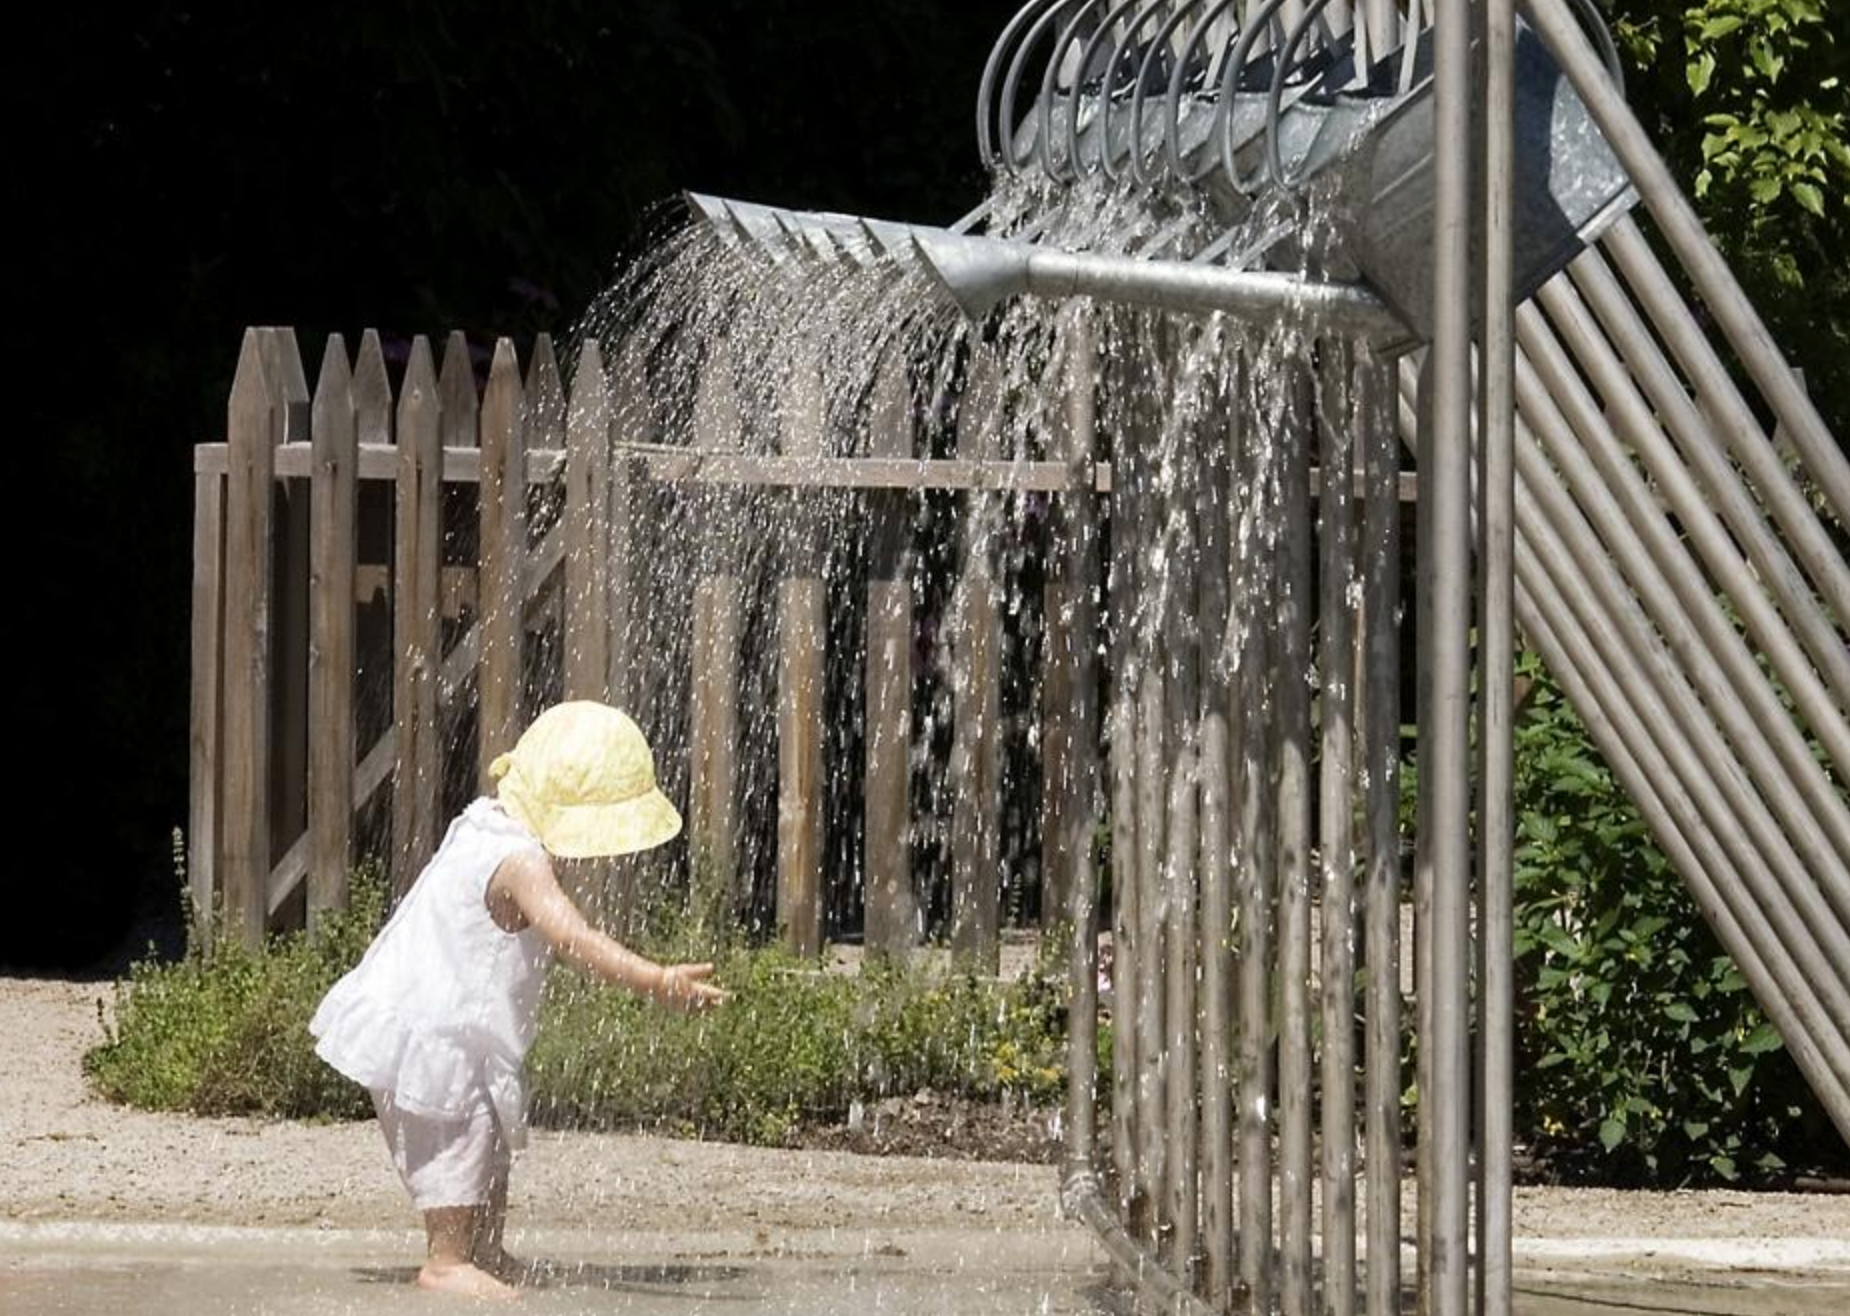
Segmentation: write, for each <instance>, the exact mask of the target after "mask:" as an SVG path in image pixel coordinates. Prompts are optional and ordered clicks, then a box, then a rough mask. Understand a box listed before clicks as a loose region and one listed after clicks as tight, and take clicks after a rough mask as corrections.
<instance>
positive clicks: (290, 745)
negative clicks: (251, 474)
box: [263, 327, 312, 918]
mask: <svg viewBox="0 0 1850 1316" xmlns="http://www.w3.org/2000/svg"><path fill="white" fill-rule="evenodd" d="M263 348H264V361H263V364H264V369H265V370H266V371H267V372H268V373H269V377H270V384H271V387H272V388H273V389H274V390H276V393H277V396H276V405H277V408H278V410H279V411H280V413H281V414H280V416H279V417H278V433H279V436H280V437H279V439H278V442H280V443H283V444H288V445H292V446H293V445H300V444H306V443H307V442H308V440H309V397H308V377H307V375H306V374H304V373H303V369H302V353H301V351H300V350H299V348H298V345H297V343H296V336H295V330H293V329H290V328H286V327H284V328H271V329H265V330H264V331H263ZM271 475H272V479H273V484H272V497H273V511H272V512H271V517H272V520H271V525H270V543H271V549H270V552H271V562H272V571H273V573H274V574H273V576H272V585H271V588H272V589H273V591H274V594H273V597H272V598H271V602H270V700H271V706H270V719H271V720H270V764H269V769H268V775H269V783H270V862H271V863H272V864H274V863H275V862H276V860H277V859H278V858H279V857H280V856H281V852H282V851H283V850H285V849H287V848H288V846H289V845H290V844H291V843H292V842H294V841H295V840H296V839H297V838H298V837H300V836H302V835H303V834H304V833H306V832H307V830H308V683H309V674H308V668H309V655H308V650H309V629H310V625H311V620H310V611H311V607H312V605H311V602H310V597H309V594H310V591H309V572H310V569H311V567H310V562H309V554H310V548H309V539H310V529H309V515H310V513H309V506H308V497H307V494H308V489H307V486H306V485H305V484H303V483H302V482H301V481H298V480H288V479H282V480H278V479H274V477H275V471H274V470H272V472H271ZM264 889H265V897H264V899H265V914H266V918H267V917H268V914H269V913H270V912H272V911H274V910H275V909H277V908H278V907H279V906H280V905H281V903H282V899H283V898H284V897H286V896H287V895H289V894H290V892H289V891H283V890H277V889H273V882H272V879H271V878H270V877H269V876H268V875H266V877H265V879H264Z"/></svg>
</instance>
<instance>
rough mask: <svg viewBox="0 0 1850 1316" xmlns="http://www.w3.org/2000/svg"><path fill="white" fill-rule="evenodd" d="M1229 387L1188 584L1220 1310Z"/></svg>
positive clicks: (1228, 1117) (1207, 1235)
mask: <svg viewBox="0 0 1850 1316" xmlns="http://www.w3.org/2000/svg"><path fill="white" fill-rule="evenodd" d="M1229 384H1230V381H1229V380H1226V379H1219V380H1217V381H1216V389H1215V392H1214V394H1213V395H1212V404H1211V405H1209V406H1208V407H1207V408H1206V417H1205V419H1206V423H1205V424H1203V425H1202V426H1201V427H1200V433H1201V450H1200V468H1201V473H1202V474H1201V497H1200V501H1199V503H1198V504H1197V506H1198V511H1197V514H1196V515H1197V518H1198V523H1199V525H1200V528H1201V544H1200V548H1201V561H1200V574H1199V576H1198V578H1197V582H1196V583H1197V606H1198V609H1199V613H1198V625H1199V629H1200V633H1201V639H1202V655H1201V743H1200V756H1201V757H1200V767H1201V828H1200V841H1201V858H1200V865H1201V995H1202V998H1203V1009H1202V1015H1201V1110H1202V1113H1201V1143H1202V1160H1201V1233H1202V1248H1201V1262H1202V1273H1201V1289H1200V1291H1201V1293H1202V1294H1203V1295H1204V1296H1205V1297H1206V1298H1207V1300H1208V1301H1209V1302H1210V1303H1212V1304H1214V1305H1216V1306H1218V1307H1222V1308H1225V1307H1226V1306H1227V1305H1228V1304H1229V1301H1230V1298H1231V1295H1232V1285H1233V1229H1234V1214H1233V1090H1232V1085H1233V1063H1232V1056H1231V1053H1230V1049H1229V1048H1230V1045H1231V1043H1232V1028H1233V1020H1232V1016H1231V1012H1230V1010H1229V1006H1230V1005H1231V1004H1232V993H1233V942H1232V937H1233V891H1232V880H1233V863H1232V846H1233V836H1232V828H1231V814H1230V809H1231V804H1232V797H1231V796H1230V794H1229V791H1228V769H1229V763H1228V758H1229V755H1230V754H1231V753H1232V741H1231V739H1230V736H1229V728H1230V722H1231V719H1232V714H1233V707H1232V706H1233V699H1232V695H1231V691H1230V689H1229V678H1230V675H1231V672H1232V664H1231V662H1230V661H1229V658H1228V654H1227V652H1226V642H1227V639H1228V637H1229V636H1230V635H1231V634H1232V631H1231V629H1230V626H1229V612H1228V606H1227V605H1228V583H1229V582H1228V563H1229V555H1228V546H1229V541H1230V538H1231V532H1232V529H1233V523H1232V519H1231V517H1230V515H1229V510H1230V509H1235V510H1234V515H1237V503H1236V501H1235V499H1234V497H1233V489H1232V487H1231V479H1230V476H1231V471H1230V467H1229V461H1230V457H1231V446H1230V442H1229V440H1230V439H1231V437H1232V436H1231V433H1230V430H1231V426H1230V425H1229V424H1228V422H1227V419H1226V416H1227V403H1228V402H1229V400H1230V399H1231V397H1232V393H1231V391H1230V388H1229Z"/></svg>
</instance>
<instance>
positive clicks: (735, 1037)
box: [85, 873, 1064, 1144]
mask: <svg viewBox="0 0 1850 1316" xmlns="http://www.w3.org/2000/svg"><path fill="white" fill-rule="evenodd" d="M353 892H354V899H353V908H352V909H351V911H350V912H349V913H347V914H344V915H340V916H337V917H335V918H333V919H330V920H329V921H328V922H327V923H326V925H325V926H324V927H323V928H321V929H320V930H318V931H317V932H315V933H312V934H306V933H298V934H293V935H289V936H283V937H277V938H274V939H272V940H271V941H270V942H269V943H268V944H267V945H265V946H264V947H263V948H262V949H260V950H257V951H247V950H244V949H242V948H241V947H239V946H238V945H237V944H236V943H235V942H233V941H230V940H225V939H219V940H217V941H216V942H215V948H214V949H212V950H210V951H207V952H203V953H191V954H189V955H188V956H187V957H186V958H184V959H182V960H180V961H178V962H176V963H171V964H160V963H155V962H151V961H150V962H145V963H142V964H138V965H136V966H135V967H134V969H133V970H132V971H131V973H130V975H129V978H128V979H127V981H126V982H124V983H123V984H121V985H120V986H119V988H118V990H117V1000H116V1013H115V1023H114V1026H113V1027H112V1028H111V1029H110V1030H109V1032H108V1036H107V1038H106V1040H105V1041H104V1043H103V1044H102V1045H101V1046H99V1047H97V1048H96V1049H95V1050H93V1051H92V1052H90V1054H89V1055H88V1056H87V1057H85V1068H86V1070H87V1072H88V1073H89V1074H90V1076H91V1078H92V1080H93V1082H94V1083H95V1085H96V1088H97V1090H98V1091H99V1092H100V1093H102V1094H103V1095H104V1096H106V1097H109V1098H111V1099H113V1100H116V1101H121V1102H125V1103H127V1104H129V1105H134V1106H141V1107H145V1108H150V1109H158V1110H187V1111H192V1112H194V1113H197V1114H255V1115H268V1116H280V1117H294V1118H303V1117H318V1118H337V1119H348V1118H363V1117H365V1116H367V1115H369V1114H371V1109H372V1107H371V1103H370V1101H369V1100H368V1099H367V1096H366V1093H365V1092H364V1091H363V1090H362V1089H360V1088H359V1087H358V1086H357V1085H355V1084H353V1083H350V1082H349V1081H347V1080H346V1079H345V1078H343V1077H341V1076H340V1075H339V1074H338V1073H336V1072H335V1071H334V1070H332V1069H330V1068H329V1067H328V1066H327V1065H325V1064H323V1063H322V1061H321V1060H320V1059H319V1058H318V1057H317V1056H316V1055H315V1053H314V1049H313V1042H312V1039H311V1038H310V1037H309V1035H308V1020H309V1017H310V1016H311V1015H312V1014H313V1012H314V1009H315V1006H316V1004H317V1003H318V1002H319V1001H320V999H321V997H322V996H323V995H324V994H325V993H326V991H327V990H328V988H329V987H331V986H332V985H333V983H334V981H335V980H336V979H337V978H338V977H339V976H340V975H341V974H342V973H345V972H346V971H347V969H348V968H350V967H351V966H352V965H353V964H355V963H357V962H358V960H359V957H360V955H361V954H362V953H363V952H364V950H365V948H366V945H367V943H368V942H369V941H370V939H371V938H372V936H373V934H374V933H375V932H376V930H377V929H378V927H379V923H380V919H381V916H382V913H383V908H384V883H383V880H382V879H381V877H380V876H379V875H378V874H377V873H362V874H360V875H358V876H356V878H355V880H354V883H353ZM658 936H659V938H660V944H657V945H655V946H654V950H655V952H656V954H657V955H658V957H662V958H666V959H684V958H688V957H689V951H690V944H691V943H690V939H692V941H699V940H700V939H701V938H703V937H704V936H706V934H705V933H703V932H702V930H701V929H700V928H699V927H696V926H694V925H693V924H691V923H687V924H683V925H681V926H678V927H677V926H672V925H670V924H664V925H663V927H662V928H661V929H659V930H658ZM721 957H722V958H721V961H720V963H721V967H720V973H719V977H720V979H721V981H723V982H724V983H725V985H726V986H727V987H728V988H729V989H730V990H731V991H732V992H733V1000H732V1002H731V1003H730V1004H729V1005H728V1006H727V1007H726V1008H725V1009H722V1010H717V1011H713V1012H711V1013H708V1014H703V1015H698V1016H687V1015H680V1014H676V1013H673V1012H670V1011H665V1010H661V1009H658V1008H656V1007H654V1006H651V1005H649V1004H648V1003H646V1002H644V1001H642V1000H641V999H639V998H637V997H635V996H632V995H630V994H629V993H627V992H623V991H620V990H616V989H612V988H606V987H602V986H599V985H597V984H595V983H591V982H588V981H586V980H585V979H583V978H581V977H579V976H578V975H577V974H575V973H573V972H571V971H570V970H562V971H560V972H559V973H557V974H555V975H554V976H553V979H552V981H551V983H550V984H549V988H548V992H547V997H546V1001H545V1004H544V1007H543V1012H542V1016H541V1023H540V1032H539V1037H538V1039H537V1041H536V1042H535V1045H534V1049H533V1052H532V1054H531V1056H530V1057H529V1071H530V1073H531V1076H532V1089H533V1095H534V1103H533V1104H534V1109H535V1115H536V1118H538V1119H539V1120H541V1121H543V1122H555V1123H568V1124H598V1125H605V1126H610V1125H615V1126H625V1127H637V1126H646V1127H652V1128H658V1129H664V1130H667V1131H671V1132H677V1133H697V1134H701V1135H704V1136H711V1137H724V1138H733V1139H738V1140H742V1141H747V1142H757V1143H771V1144H775V1143H780V1142H783V1141H786V1140H787V1139H788V1137H789V1136H790V1134H791V1132H792V1131H793V1130H794V1129H795V1128H797V1127H798V1126H799V1125H801V1124H803V1123H805V1122H813V1121H820V1120H835V1119H839V1118H840V1117H841V1116H843V1115H844V1114H845V1113H846V1112H847V1110H848V1107H849V1105H850V1103H851V1102H852V1101H854V1100H856V1099H871V1098H877V1097H881V1096H886V1095H889V1094H894V1093H902V1092H903V1093H911V1092H914V1091H916V1090H918V1089H919V1088H927V1087H928V1088H933V1089H935V1090H937V1091H940V1092H946V1093H956V1094H959V1095H964V1096H970V1097H974V1098H978V1099H987V1098H994V1097H998V1096H1000V1095H1001V1094H1002V1093H1004V1092H1012V1093H1014V1094H1017V1095H1019V1096H1023V1097H1025V1098H1027V1099H1029V1100H1031V1101H1035V1102H1044V1101H1052V1100H1057V1099H1058V1096H1059V1093H1060V1091H1061V1084H1062V1081H1063V1073H1064V1055H1063V1054H1062V1048H1063V1046H1064V1039H1063V1028H1064V1019H1063V1015H1062V1009H1063V999H1064V998H1063V994H1062V988H1061V986H1060V984H1059V982H1058V980H1057V979H1056V978H1054V977H1053V976H1051V965H1050V963H1048V962H1045V961H1044V962H1043V964H1042V965H1041V966H1040V967H1039V968H1038V969H1037V970H1036V971H1034V972H1032V973H1030V974H1029V975H1027V976H1026V977H1024V979H1023V980H1022V981H1021V982H1019V983H1014V984H1002V983H997V982H993V981H990V980H986V979H979V978H975V977H971V976H969V975H964V974H943V973H937V972H934V971H932V970H931V969H930V968H929V967H927V966H925V965H923V964H920V965H916V966H913V967H910V968H903V969H902V968H899V967H895V966H891V965H884V964H872V965H870V966H869V967H868V968H867V969H866V970H865V971H864V972H863V973H861V974H858V975H856V974H845V973H830V972H824V971H822V970H820V969H818V968H817V967H816V966H815V965H814V964H813V963H810V962H808V961H803V960H798V959H795V958H793V957H792V956H790V955H788V954H786V953H784V952H782V951H780V950H776V949H761V950H751V949H744V948H734V949H729V950H724V951H722V952H721Z"/></svg>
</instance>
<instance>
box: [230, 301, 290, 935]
mask: <svg viewBox="0 0 1850 1316" xmlns="http://www.w3.org/2000/svg"><path fill="white" fill-rule="evenodd" d="M263 357H264V349H263V341H262V333H261V331H259V330H256V329H247V330H246V331H245V333H244V346H243V350H242V351H241V352H240V353H239V356H238V369H237V374H236V375H235V376H234V377H233V379H232V383H231V402H230V407H229V415H228V417H227V427H226V438H227V443H228V447H229V452H228V458H229V461H230V474H229V476H228V480H227V489H226V499H225V501H226V517H227V534H226V543H225V687H224V701H225V702H224V778H223V780H224V787H225V789H224V820H223V821H224V863H223V868H222V874H223V881H224V892H225V896H224V904H225V930H226V932H227V933H228V934H229V935H231V936H233V937H236V938H238V939H239V940H241V941H242V942H243V943H244V944H245V945H247V946H253V947H254V946H256V945H257V944H259V943H260V942H261V941H262V940H263V934H264V928H265V921H266V913H267V911H266V907H265V893H266V890H267V887H268V884H269V877H270V857H271V855H270V851H271V843H270V791H269V764H270V562H271V557H270V522H271V516H270V511H271V506H272V498H273V496H274V491H273V490H272V489H271V478H272V477H271V472H272V469H273V466H274V462H275V459H276V443H277V440H278V438H279V437H280V432H281V424H280V415H279V412H278V409H277V406H276V400H277V394H276V392H275V391H274V387H273V385H272V382H271V380H270V378H269V372H268V370H267V369H266V368H265V365H264V360H263Z"/></svg>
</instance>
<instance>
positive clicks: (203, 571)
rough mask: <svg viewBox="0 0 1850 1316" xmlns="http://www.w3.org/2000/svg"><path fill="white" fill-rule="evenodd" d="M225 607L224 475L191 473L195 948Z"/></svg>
mask: <svg viewBox="0 0 1850 1316" xmlns="http://www.w3.org/2000/svg"><path fill="white" fill-rule="evenodd" d="M224 607H225V477H224V476H222V475H215V474H196V475H194V476H193V615H192V630H193V673H192V676H193V685H192V736H191V743H190V751H191V760H192V761H191V779H190V782H189V788H190V800H189V804H188V808H187V827H186V847H187V848H186V877H187V885H188V888H189V890H190V892H191V895H192V911H193V922H192V927H191V930H190V931H191V935H192V936H193V937H194V938H195V939H196V941H195V944H194V948H195V949H198V950H204V949H207V948H208V947H209V946H210V945H211V939H212V934H213V914H214V910H213V900H214V897H215V894H216V892H217V883H218V878H219V873H220V872H221V870H222V866H221V864H220V862H219V856H220V845H221V841H220V837H219V819H220V811H219V795H220V790H221V785H220V778H219V772H220V768H221V766H222V764H223V762H224V760H223V758H222V757H221V745H220V740H219V731H220V723H221V715H222V714H221V706H220V701H221V698H222V689H223V682H224V676H223V672H222V670H221V668H220V664H219V654H220V648H219V646H220V644H221V643H222V642H223V638H224V634H225V628H224Z"/></svg>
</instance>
